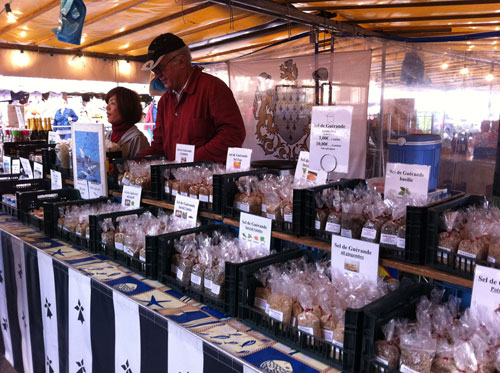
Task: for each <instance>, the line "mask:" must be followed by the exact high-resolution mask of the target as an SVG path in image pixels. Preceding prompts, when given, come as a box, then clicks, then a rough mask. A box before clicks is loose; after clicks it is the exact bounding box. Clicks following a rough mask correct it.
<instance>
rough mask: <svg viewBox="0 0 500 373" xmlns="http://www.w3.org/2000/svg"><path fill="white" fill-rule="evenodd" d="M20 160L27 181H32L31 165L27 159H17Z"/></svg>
mask: <svg viewBox="0 0 500 373" xmlns="http://www.w3.org/2000/svg"><path fill="white" fill-rule="evenodd" d="M19 159H20V160H21V164H22V165H23V170H24V173H25V174H26V176H27V177H28V179H33V170H32V168H31V163H30V161H29V159H27V158H19Z"/></svg>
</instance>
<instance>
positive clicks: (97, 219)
mask: <svg viewBox="0 0 500 373" xmlns="http://www.w3.org/2000/svg"><path fill="white" fill-rule="evenodd" d="M158 210H160V209H159V208H157V207H151V208H149V209H148V208H140V209H134V210H125V211H117V212H111V213H108V214H100V215H90V216H89V226H90V249H91V251H92V252H95V253H99V254H101V255H104V256H106V257H108V258H109V259H111V260H113V261H115V262H118V263H119V264H120V265H122V266H124V267H127V268H129V269H132V270H133V271H135V272H137V273H139V274H140V275H142V276H145V277H147V278H149V279H156V278H157V277H158V240H159V238H160V237H162V236H163V235H158V236H146V242H145V249H146V258H145V261H144V262H143V261H141V260H140V259H139V258H136V257H132V256H130V255H127V254H126V253H125V252H124V251H122V250H118V249H116V248H115V247H110V246H109V245H106V244H105V243H104V242H102V240H101V234H102V229H101V226H100V223H101V222H103V221H104V220H105V219H111V220H112V222H113V224H114V225H115V226H116V222H117V219H118V218H119V217H122V216H128V215H142V214H144V213H145V212H147V211H151V212H153V213H154V214H155V215H156V214H157V212H158Z"/></svg>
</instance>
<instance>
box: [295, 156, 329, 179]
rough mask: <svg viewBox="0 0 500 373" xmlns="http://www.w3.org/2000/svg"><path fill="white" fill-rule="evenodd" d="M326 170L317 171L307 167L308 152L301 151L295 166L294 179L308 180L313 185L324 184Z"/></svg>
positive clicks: (326, 175)
mask: <svg viewBox="0 0 500 373" xmlns="http://www.w3.org/2000/svg"><path fill="white" fill-rule="evenodd" d="M327 177H328V172H326V171H318V170H313V169H312V168H309V152H305V151H301V152H300V154H299V159H298V161H297V167H296V168H295V175H294V179H295V180H309V181H312V182H314V184H315V185H323V184H326V178H327Z"/></svg>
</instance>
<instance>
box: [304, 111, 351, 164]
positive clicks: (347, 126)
mask: <svg viewBox="0 0 500 373" xmlns="http://www.w3.org/2000/svg"><path fill="white" fill-rule="evenodd" d="M352 111H353V107H352V106H342V105H335V106H313V108H312V117H311V140H310V149H309V151H310V159H309V167H310V168H312V169H314V170H322V171H326V172H331V171H335V172H348V171H349V145H350V142H351V125H352Z"/></svg>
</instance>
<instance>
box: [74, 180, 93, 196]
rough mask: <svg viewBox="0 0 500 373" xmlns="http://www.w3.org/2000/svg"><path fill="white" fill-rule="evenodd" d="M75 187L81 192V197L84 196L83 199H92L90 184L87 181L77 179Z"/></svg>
mask: <svg viewBox="0 0 500 373" xmlns="http://www.w3.org/2000/svg"><path fill="white" fill-rule="evenodd" d="M75 187H76V189H78V190H79V191H80V195H81V196H82V198H83V199H89V198H90V197H89V196H90V194H89V183H88V182H87V180H82V179H76V183H75Z"/></svg>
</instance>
